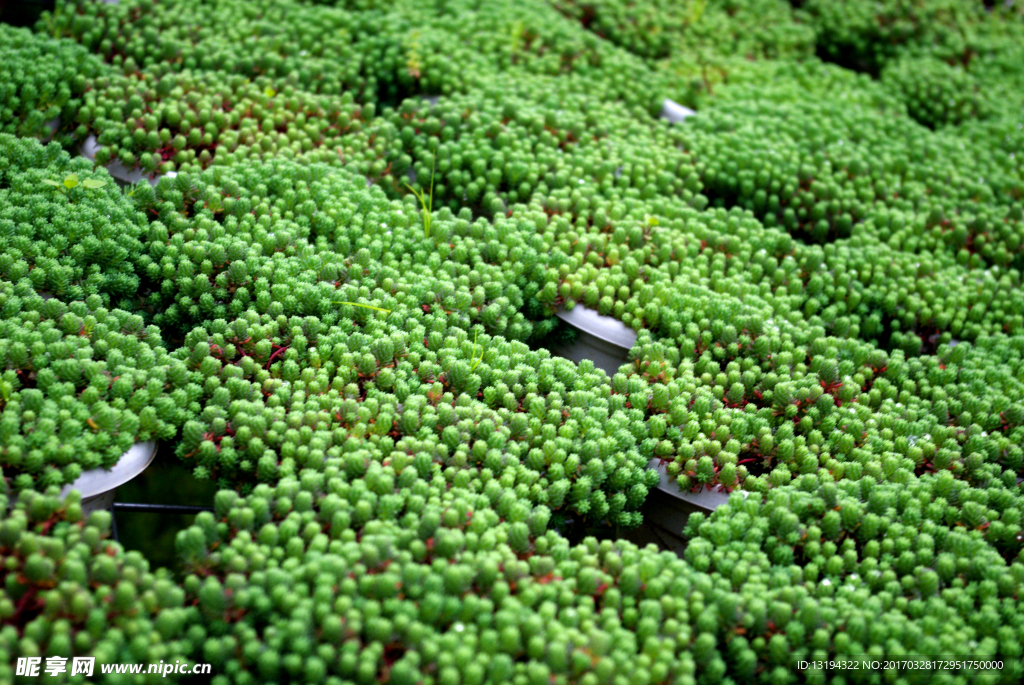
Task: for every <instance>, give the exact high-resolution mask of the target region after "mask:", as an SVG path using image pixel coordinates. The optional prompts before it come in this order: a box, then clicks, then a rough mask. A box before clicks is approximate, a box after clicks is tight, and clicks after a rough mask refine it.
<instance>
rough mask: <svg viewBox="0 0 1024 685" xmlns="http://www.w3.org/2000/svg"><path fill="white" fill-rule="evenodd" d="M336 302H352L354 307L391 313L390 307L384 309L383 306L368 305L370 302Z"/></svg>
mask: <svg viewBox="0 0 1024 685" xmlns="http://www.w3.org/2000/svg"><path fill="white" fill-rule="evenodd" d="M334 304H350V305H352V306H353V307H363V308H365V309H375V310H377V311H378V312H384V313H385V314H390V313H391V310H390V309H384V308H383V307H374V306H372V305H368V304H359V303H358V302H335V303H334Z"/></svg>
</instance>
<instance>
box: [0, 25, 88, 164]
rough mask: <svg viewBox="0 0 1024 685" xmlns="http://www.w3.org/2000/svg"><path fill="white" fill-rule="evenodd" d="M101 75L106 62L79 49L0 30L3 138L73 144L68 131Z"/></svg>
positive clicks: (23, 31)
mask: <svg viewBox="0 0 1024 685" xmlns="http://www.w3.org/2000/svg"><path fill="white" fill-rule="evenodd" d="M102 71H103V68H102V62H101V61H100V60H99V59H97V58H96V57H95V56H94V55H91V54H89V51H88V50H86V49H84V48H83V47H81V46H79V45H75V44H74V43H71V42H68V41H60V40H55V39H53V38H51V37H49V36H46V35H40V34H33V33H31V32H30V31H29V30H28V29H24V28H14V27H12V26H9V25H7V24H4V25H3V26H0V134H12V135H17V136H22V137H25V138H37V139H39V140H43V141H46V140H50V139H53V138H54V137H55V136H56V137H57V139H58V140H59V141H60V142H62V143H65V144H66V143H68V142H70V140H69V139H68V138H67V137H66V134H65V133H64V132H63V131H66V130H67V128H68V124H70V123H71V122H72V121H73V120H74V118H75V113H76V112H77V110H78V108H79V107H80V106H81V99H80V98H81V97H82V94H83V91H84V90H85V88H86V84H87V82H88V80H89V79H91V78H93V77H95V76H97V75H99V74H100V73H101V72H102ZM58 134H59V135H58Z"/></svg>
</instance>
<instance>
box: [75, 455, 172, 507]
mask: <svg viewBox="0 0 1024 685" xmlns="http://www.w3.org/2000/svg"><path fill="white" fill-rule="evenodd" d="M154 457H156V442H155V441H153V440H150V441H148V442H137V443H135V444H134V445H132V446H131V448H130V449H129V450H128V451H127V452H125V453H124V454H122V455H121V458H120V459H118V460H117V463H116V464H114V466H113V467H112V468H110V469H92V470H90V471H86V472H85V473H83V474H82V475H81V476H79V477H78V478H77V479H76V480H75V482H73V483H71V484H70V485H65V486H64V489H63V490H61V492H60V496H61V497H62V498H63V497H67V495H68V493H70V492H71V491H72V490H78V491H79V492H80V493H81V494H82V512H83V513H85V514H88V513H89V512H92V511H99V510H101V509H109V508H110V506H111V505H112V504H113V503H114V494H115V493H116V492H117V488H118V487H120V486H121V485H124V484H125V483H127V482H128V481H130V480H132V479H133V478H135V477H136V476H137V475H139V474H140V473H142V472H143V471H145V470H146V467H147V466H149V465H150V464H151V463H152V462H153V458H154Z"/></svg>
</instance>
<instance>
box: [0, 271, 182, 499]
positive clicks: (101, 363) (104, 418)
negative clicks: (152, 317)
mask: <svg viewBox="0 0 1024 685" xmlns="http://www.w3.org/2000/svg"><path fill="white" fill-rule="evenodd" d="M0 312H2V313H3V317H2V319H0V364H2V366H0V379H2V380H0V383H2V384H3V385H2V388H0V389H2V391H3V395H2V398H0V402H2V405H0V409H2V411H0V445H2V447H0V466H2V469H3V480H4V482H6V483H8V484H9V485H11V486H13V487H14V488H15V490H18V491H20V490H26V489H31V488H36V489H38V490H45V488H46V487H47V486H50V485H64V484H67V483H71V482H72V481H74V480H75V479H76V478H77V477H78V476H79V475H81V474H82V472H83V471H88V470H90V469H96V468H110V467H111V466H113V465H114V464H115V463H117V460H118V459H119V458H120V457H121V455H122V454H124V452H126V451H127V450H128V449H129V448H130V447H131V446H132V445H133V444H134V443H136V442H140V441H141V442H145V441H147V440H154V439H165V440H166V439H171V438H173V437H174V436H175V435H176V434H177V432H178V428H179V427H180V426H181V425H182V424H183V423H184V421H185V418H186V417H187V416H189V412H190V411H192V412H194V411H198V407H199V405H195V406H192V404H193V403H194V402H195V401H196V400H198V399H199V393H200V392H201V387H200V386H199V385H196V384H192V383H191V382H190V380H189V376H188V370H187V368H186V366H185V364H184V363H182V362H179V361H176V360H175V359H173V358H171V357H170V356H169V354H168V351H167V349H166V347H165V346H164V342H163V341H162V339H161V335H160V329H159V328H157V327H156V326H152V325H150V326H146V325H145V322H144V321H143V318H142V317H141V316H140V315H138V314H133V313H130V312H126V311H123V310H120V309H113V310H111V309H107V308H106V307H103V306H102V302H101V301H100V298H99V297H98V296H96V295H93V296H91V297H89V298H88V299H86V300H85V301H75V302H71V303H70V304H65V303H64V302H61V301H60V300H57V299H43V298H42V297H40V296H39V295H38V294H37V293H35V292H34V291H33V290H32V288H31V286H30V284H29V282H28V281H27V280H22V281H20V282H19V283H17V284H10V283H2V284H0Z"/></svg>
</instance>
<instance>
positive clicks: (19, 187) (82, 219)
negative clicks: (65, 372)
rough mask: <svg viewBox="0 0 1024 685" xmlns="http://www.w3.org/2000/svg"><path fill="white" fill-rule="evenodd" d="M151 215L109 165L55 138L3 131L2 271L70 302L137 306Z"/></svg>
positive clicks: (0, 139) (0, 196) (0, 198)
mask: <svg viewBox="0 0 1024 685" xmlns="http://www.w3.org/2000/svg"><path fill="white" fill-rule="evenodd" d="M144 225H145V219H144V218H142V216H141V215H140V214H139V213H138V212H137V211H135V209H134V207H133V206H132V205H131V203H129V202H127V201H126V200H125V199H124V198H123V197H122V196H121V193H120V191H119V190H118V189H117V187H116V185H115V184H114V183H113V182H112V181H111V180H110V177H109V176H108V175H107V174H106V172H103V171H100V172H96V173H93V172H92V169H91V165H90V164H89V163H88V162H87V161H86V160H83V159H77V158H76V159H72V158H70V157H69V156H68V154H67V153H66V152H64V151H63V150H62V149H61V148H60V147H59V146H58V145H57V144H56V143H51V144H49V145H46V146H43V145H40V144H39V143H37V142H36V141H34V140H29V139H20V138H15V137H14V136H10V135H6V134H0V251H2V254H0V278H2V279H3V280H5V281H9V282H17V281H20V280H22V279H27V280H28V281H29V282H30V283H31V284H32V287H33V288H34V289H35V290H36V291H37V292H40V293H45V294H46V295H47V296H53V297H57V298H58V299H61V300H63V301H65V302H70V301H74V300H84V299H85V298H87V297H89V296H92V295H97V296H99V297H100V298H101V299H102V301H103V303H104V304H105V305H107V306H110V305H115V306H118V307H121V308H124V309H131V308H134V306H135V303H134V297H135V296H136V293H137V291H138V289H139V277H138V276H137V275H136V272H135V264H134V262H135V261H136V260H137V259H138V257H139V255H140V254H141V253H142V252H143V245H142V242H141V241H140V238H141V237H142V235H143V231H144Z"/></svg>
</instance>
